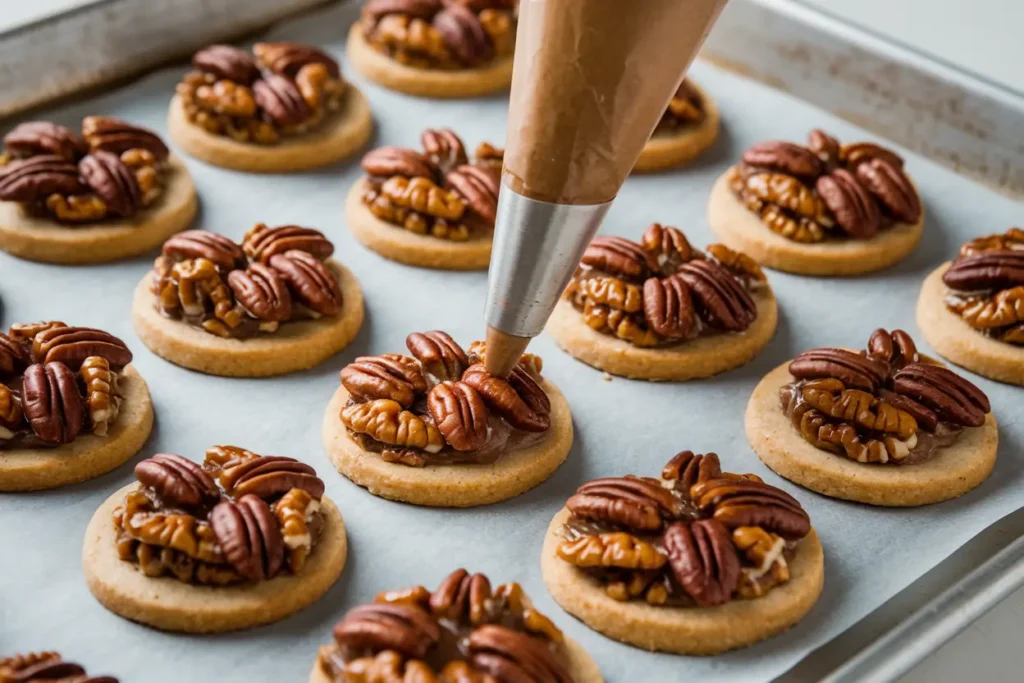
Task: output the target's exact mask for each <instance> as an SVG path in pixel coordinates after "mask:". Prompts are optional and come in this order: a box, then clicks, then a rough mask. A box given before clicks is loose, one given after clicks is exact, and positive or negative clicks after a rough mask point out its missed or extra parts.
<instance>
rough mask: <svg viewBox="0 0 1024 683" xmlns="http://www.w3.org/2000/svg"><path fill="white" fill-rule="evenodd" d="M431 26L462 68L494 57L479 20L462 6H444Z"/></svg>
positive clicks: (452, 4)
mask: <svg viewBox="0 0 1024 683" xmlns="http://www.w3.org/2000/svg"><path fill="white" fill-rule="evenodd" d="M432 25H433V27H434V29H435V30H436V31H437V32H438V33H440V34H441V37H442V38H443V39H444V44H445V45H447V46H448V49H449V51H451V53H452V56H453V57H455V59H456V60H457V61H458V62H459V63H461V64H462V65H463V66H475V65H477V64H480V63H482V62H485V61H487V60H488V59H490V58H491V57H492V56H494V49H493V47H492V45H491V40H490V38H489V37H488V36H487V32H486V31H485V30H484V27H483V25H482V24H481V23H480V19H479V18H478V17H477V15H476V14H475V13H473V12H472V11H470V10H469V9H467V8H465V7H463V6H462V5H458V4H455V3H448V4H446V5H444V8H443V9H442V10H441V11H440V12H438V13H437V14H435V15H434V19H433V22H432Z"/></svg>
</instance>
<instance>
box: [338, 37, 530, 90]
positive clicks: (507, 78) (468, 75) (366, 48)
mask: <svg viewBox="0 0 1024 683" xmlns="http://www.w3.org/2000/svg"><path fill="white" fill-rule="evenodd" d="M346 53H347V55H348V59H349V61H350V62H352V65H353V66H354V67H355V68H356V69H357V70H358V71H359V72H360V73H361V74H363V75H364V76H366V77H367V78H369V79H370V80H371V81H373V82H374V83H376V84H377V85H382V86H384V87H385V88H389V89H391V90H397V91H398V92H404V93H405V94H407V95H417V96H419V97H439V98H441V97H445V98H447V97H451V98H456V97H477V96H479V95H489V94H491V93H496V92H500V91H502V90H507V89H508V88H509V86H510V85H512V55H509V56H507V57H503V58H501V59H499V60H497V61H495V62H494V63H493V64H491V65H489V66H485V67H480V68H478V69H461V70H459V71H450V70H444V69H417V68H414V67H411V66H406V65H405V64H400V63H399V62H396V61H395V60H393V59H391V58H390V57H387V56H385V55H382V54H381V53H379V52H377V51H376V50H374V49H373V48H372V47H370V44H369V43H367V42H366V38H365V37H364V36H363V32H362V31H361V30H360V27H359V23H358V22H356V23H355V24H353V25H352V28H351V29H349V32H348V47H347V48H346Z"/></svg>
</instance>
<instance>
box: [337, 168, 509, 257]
mask: <svg viewBox="0 0 1024 683" xmlns="http://www.w3.org/2000/svg"><path fill="white" fill-rule="evenodd" d="M365 188H366V180H365V179H362V180H360V181H359V182H357V183H356V184H355V185H353V186H352V189H351V190H349V192H348V197H347V198H346V199H345V219H346V220H347V221H348V227H349V230H351V231H352V234H353V235H354V236H355V238H356V239H357V240H359V241H360V242H362V244H363V245H364V246H366V247H368V248H369V249H372V250H373V251H375V252H377V253H378V254H380V255H381V256H383V257H384V258H386V259H391V260H392V261H397V262H399V263H404V264H406V265H409V266H421V267H424V268H437V269H440V270H486V269H487V265H488V264H489V263H490V261H491V238H492V236H493V235H492V234H491V233H490V232H488V233H487V234H486V235H478V236H475V237H473V238H472V239H469V240H466V241H465V242H453V241H452V240H446V239H441V238H438V237H431V236H430V235H417V234H416V233H414V232H410V231H408V230H406V229H405V228H400V227H398V226H397V225H392V224H391V223H388V222H387V221H382V220H381V219H379V218H377V217H376V216H374V215H373V214H372V213H371V212H370V209H369V208H367V206H366V204H364V203H363V200H362V195H363V191H364V189H365Z"/></svg>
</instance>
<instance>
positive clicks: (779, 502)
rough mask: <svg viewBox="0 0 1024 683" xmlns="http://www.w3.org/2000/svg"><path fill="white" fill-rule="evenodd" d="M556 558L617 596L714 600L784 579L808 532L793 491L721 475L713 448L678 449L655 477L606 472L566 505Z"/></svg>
mask: <svg viewBox="0 0 1024 683" xmlns="http://www.w3.org/2000/svg"><path fill="white" fill-rule="evenodd" d="M565 505H566V507H567V508H568V509H569V511H570V512H571V513H572V514H571V516H570V517H569V519H568V521H567V522H566V523H565V525H564V527H563V529H562V532H561V533H562V540H561V542H560V543H559V545H558V547H557V551H556V552H557V553H558V557H560V558H561V559H562V560H564V561H566V562H568V563H570V564H572V565H574V566H576V567H578V568H580V569H581V570H583V571H585V572H587V573H590V574H592V575H594V576H595V577H596V578H597V579H598V580H599V581H601V582H602V583H603V584H604V587H605V592H606V593H607V594H608V595H609V596H610V597H612V598H614V599H616V600H621V601H626V600H634V599H643V600H645V601H646V602H647V603H649V604H651V605H668V606H671V605H685V604H696V605H698V606H701V607H711V606H714V605H720V604H723V603H725V602H728V601H729V600H731V599H733V598H756V597H761V596H763V595H765V594H767V593H768V591H770V590H771V589H772V588H773V587H774V586H777V585H779V584H781V583H785V582H786V581H788V580H789V565H788V562H787V554H791V551H792V550H793V549H794V545H795V543H797V542H798V541H799V540H800V539H801V538H803V537H804V536H806V535H807V534H808V532H809V531H810V529H811V523H810V518H809V517H808V516H807V513H806V512H805V511H804V509H803V508H802V507H801V506H800V503H799V502H797V500H796V499H795V498H793V497H792V496H790V495H789V494H788V493H786V492H784V491H782V490H781V489H778V488H776V487H774V486H771V485H770V484H766V483H764V482H763V481H762V480H761V479H760V478H759V477H757V476H756V475H753V474H732V473H729V472H723V471H722V468H721V463H720V461H719V459H718V456H717V455H716V454H714V453H707V454H703V455H701V454H694V453H693V452H692V451H683V452H681V453H679V454H678V455H676V456H675V457H674V458H672V459H671V460H670V461H669V462H668V464H666V465H665V467H664V468H663V469H662V472H661V478H660V479H655V478H653V477H638V476H634V475H627V476H625V477H612V478H605V479H595V480H594V481H590V482H587V483H586V484H583V485H582V486H580V487H579V488H578V489H577V490H576V493H575V494H574V495H573V496H572V497H571V498H569V500H568V501H567V502H566V504H565Z"/></svg>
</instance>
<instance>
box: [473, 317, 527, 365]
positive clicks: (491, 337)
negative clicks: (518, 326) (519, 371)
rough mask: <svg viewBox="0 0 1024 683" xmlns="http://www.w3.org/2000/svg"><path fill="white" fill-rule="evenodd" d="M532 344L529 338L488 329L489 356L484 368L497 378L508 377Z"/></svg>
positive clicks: (491, 328) (486, 358)
mask: <svg viewBox="0 0 1024 683" xmlns="http://www.w3.org/2000/svg"><path fill="white" fill-rule="evenodd" d="M529 343H530V338H529V337H516V336H514V335H511V334H508V333H506V332H502V331H501V330H499V329H496V328H493V327H488V328H487V355H486V356H485V357H484V366H485V367H486V368H487V372H489V373H490V374H492V375H494V376H495V377H508V375H509V373H510V372H512V368H514V367H515V366H516V363H518V362H519V359H520V358H521V357H522V355H523V352H524V351H526V347H527V345H528V344H529Z"/></svg>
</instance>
